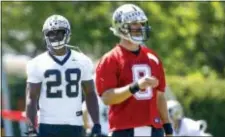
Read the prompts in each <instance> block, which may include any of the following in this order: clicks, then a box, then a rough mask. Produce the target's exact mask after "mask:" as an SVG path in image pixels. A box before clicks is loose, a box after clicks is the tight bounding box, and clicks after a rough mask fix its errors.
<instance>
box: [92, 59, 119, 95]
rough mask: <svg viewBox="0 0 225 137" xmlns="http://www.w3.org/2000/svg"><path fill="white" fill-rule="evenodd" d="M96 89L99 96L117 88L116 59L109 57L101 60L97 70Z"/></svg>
mask: <svg viewBox="0 0 225 137" xmlns="http://www.w3.org/2000/svg"><path fill="white" fill-rule="evenodd" d="M95 81H96V88H97V92H98V95H99V96H101V95H102V93H103V92H104V91H106V90H108V89H111V88H116V86H117V83H118V81H117V65H116V61H115V59H113V58H112V57H110V56H108V57H105V58H103V59H101V60H100V61H99V63H98V65H97V68H96V79H95Z"/></svg>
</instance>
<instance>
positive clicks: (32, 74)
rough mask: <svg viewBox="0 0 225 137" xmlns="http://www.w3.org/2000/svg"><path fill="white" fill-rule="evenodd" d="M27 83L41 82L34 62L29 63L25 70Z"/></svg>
mask: <svg viewBox="0 0 225 137" xmlns="http://www.w3.org/2000/svg"><path fill="white" fill-rule="evenodd" d="M26 73H27V82H30V83H40V82H41V81H42V79H41V75H40V74H39V73H38V67H37V65H36V63H35V60H32V61H29V62H28V63H27V68H26Z"/></svg>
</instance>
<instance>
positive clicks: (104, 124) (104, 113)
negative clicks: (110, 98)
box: [83, 96, 109, 135]
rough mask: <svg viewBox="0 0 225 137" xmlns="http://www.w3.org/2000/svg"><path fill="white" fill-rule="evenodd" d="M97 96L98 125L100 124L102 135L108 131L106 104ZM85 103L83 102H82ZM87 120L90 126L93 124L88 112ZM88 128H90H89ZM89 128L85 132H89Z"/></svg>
mask: <svg viewBox="0 0 225 137" xmlns="http://www.w3.org/2000/svg"><path fill="white" fill-rule="evenodd" d="M97 98H98V105H99V115H100V116H99V120H100V125H101V129H102V133H103V134H104V135H108V133H109V124H108V110H109V109H108V106H106V105H105V104H104V103H103V102H102V100H101V98H100V97H99V96H97ZM84 103H85V102H84ZM83 107H84V108H83V109H86V104H84V105H83ZM88 121H89V125H90V126H91V127H92V126H93V122H92V119H91V117H90V114H89V115H88ZM89 130H90V129H89ZM89 130H87V132H90V131H89Z"/></svg>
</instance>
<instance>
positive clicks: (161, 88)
mask: <svg viewBox="0 0 225 137" xmlns="http://www.w3.org/2000/svg"><path fill="white" fill-rule="evenodd" d="M158 70H159V75H158V79H159V85H158V87H157V90H159V91H161V92H165V88H166V80H165V72H164V68H163V64H162V62H161V61H160V62H159V69H158Z"/></svg>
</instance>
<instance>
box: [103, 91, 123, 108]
mask: <svg viewBox="0 0 225 137" xmlns="http://www.w3.org/2000/svg"><path fill="white" fill-rule="evenodd" d="M101 98H102V101H103V103H104V104H105V105H115V104H119V103H120V101H119V100H118V99H117V98H114V95H113V91H112V90H108V91H106V92H104V93H103V94H102V97H101Z"/></svg>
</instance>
